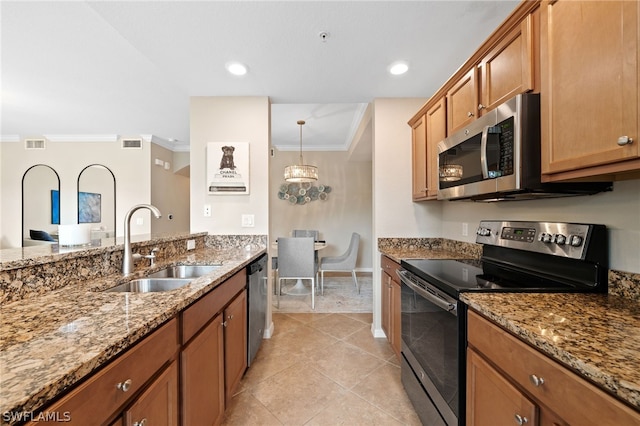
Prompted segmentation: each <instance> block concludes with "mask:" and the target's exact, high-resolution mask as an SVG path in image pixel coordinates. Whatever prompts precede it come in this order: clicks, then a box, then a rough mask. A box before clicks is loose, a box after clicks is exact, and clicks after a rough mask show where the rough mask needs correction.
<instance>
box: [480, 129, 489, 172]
mask: <svg viewBox="0 0 640 426" xmlns="http://www.w3.org/2000/svg"><path fill="white" fill-rule="evenodd" d="M488 136H489V126H485V127H484V128H483V129H482V139H481V141H480V166H481V167H482V177H483V178H484V179H489V165H488V164H487V138H488Z"/></svg>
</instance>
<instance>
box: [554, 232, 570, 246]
mask: <svg viewBox="0 0 640 426" xmlns="http://www.w3.org/2000/svg"><path fill="white" fill-rule="evenodd" d="M554 239H555V242H556V244H558V245H559V246H562V245H564V244H565V243H566V242H567V237H565V236H564V235H562V234H556V235H555V237H554Z"/></svg>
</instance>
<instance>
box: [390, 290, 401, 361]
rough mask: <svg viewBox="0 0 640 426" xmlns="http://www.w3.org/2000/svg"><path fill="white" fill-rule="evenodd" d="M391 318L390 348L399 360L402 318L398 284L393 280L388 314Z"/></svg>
mask: <svg viewBox="0 0 640 426" xmlns="http://www.w3.org/2000/svg"><path fill="white" fill-rule="evenodd" d="M389 314H390V315H389V316H390V317H391V347H393V350H394V352H395V353H396V357H397V358H398V359H400V350H401V349H402V340H401V339H402V338H401V336H402V334H401V329H400V324H401V322H402V318H401V316H400V314H401V312H400V284H399V283H398V282H396V281H395V280H391V300H390V313H389Z"/></svg>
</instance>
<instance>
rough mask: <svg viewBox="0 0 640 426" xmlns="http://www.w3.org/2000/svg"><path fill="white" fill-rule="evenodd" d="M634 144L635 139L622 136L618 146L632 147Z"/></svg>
mask: <svg viewBox="0 0 640 426" xmlns="http://www.w3.org/2000/svg"><path fill="white" fill-rule="evenodd" d="M632 143H633V138H630V137H629V136H620V137H619V138H618V145H620V146H625V145H631V144H632Z"/></svg>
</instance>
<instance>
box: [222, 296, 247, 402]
mask: <svg viewBox="0 0 640 426" xmlns="http://www.w3.org/2000/svg"><path fill="white" fill-rule="evenodd" d="M224 353H225V355H224V364H225V366H224V373H225V394H226V398H227V400H230V399H231V397H232V396H233V392H234V391H235V389H236V388H237V386H238V384H239V383H240V380H241V379H242V376H243V375H244V372H245V370H246V369H247V291H246V290H244V291H242V292H241V293H240V294H239V295H238V296H237V297H236V298H235V299H234V300H233V302H231V303H230V304H229V306H228V307H227V308H226V309H225V310H224Z"/></svg>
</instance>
